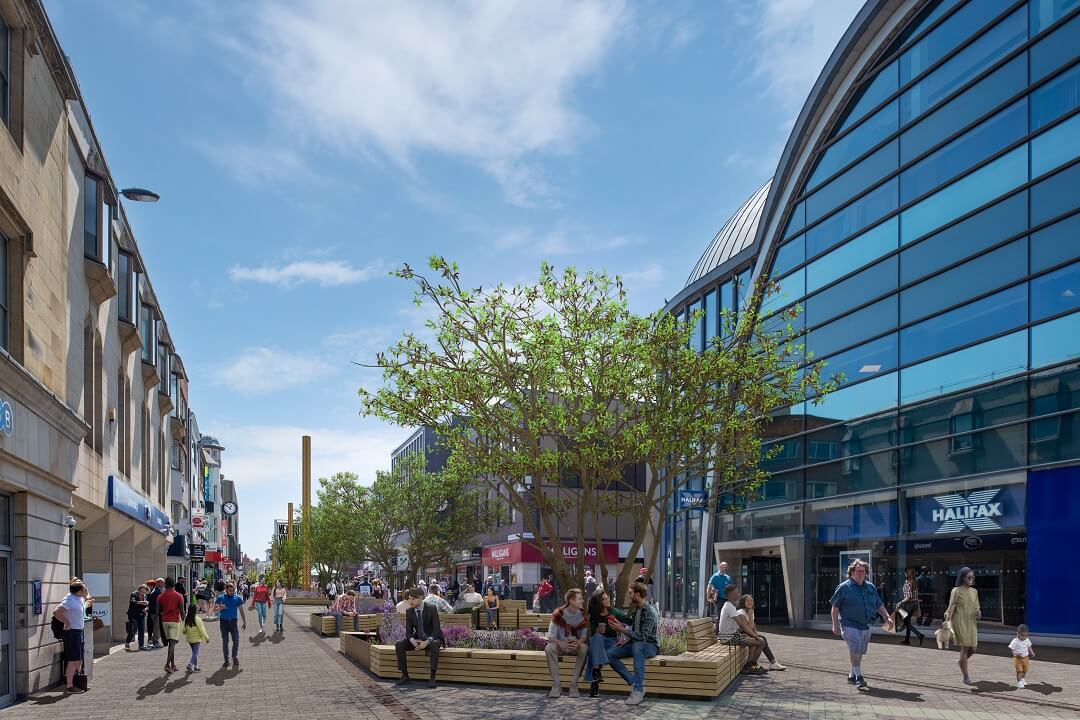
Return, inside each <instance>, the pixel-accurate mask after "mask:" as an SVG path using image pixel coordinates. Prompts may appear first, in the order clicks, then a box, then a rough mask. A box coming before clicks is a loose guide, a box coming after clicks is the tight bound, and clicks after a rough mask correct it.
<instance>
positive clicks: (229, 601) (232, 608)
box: [214, 580, 247, 668]
mask: <svg viewBox="0 0 1080 720" xmlns="http://www.w3.org/2000/svg"><path fill="white" fill-rule="evenodd" d="M214 609H215V610H217V613H218V625H219V626H220V628H221V653H222V655H224V657H225V664H224V665H222V666H221V667H222V668H227V667H229V638H230V637H231V638H232V643H233V648H232V662H233V667H234V668H238V667H240V658H239V657H238V655H239V654H240V631H239V630H238V629H237V627H236V620H237V618H236V614H237V613H238V612H239V613H240V619H241V620H242V621H243V629H244V630H247V615H245V614H244V596H243V595H237V594H236V583H235V582H233V581H232V580H230V581H228V582H227V583H225V592H224V593H223V594H221V595H218V597H217V601H216V603H215V605H214Z"/></svg>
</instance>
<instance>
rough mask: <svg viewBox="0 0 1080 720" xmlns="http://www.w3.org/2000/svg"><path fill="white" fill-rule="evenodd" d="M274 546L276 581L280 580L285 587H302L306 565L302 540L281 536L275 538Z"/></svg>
mask: <svg viewBox="0 0 1080 720" xmlns="http://www.w3.org/2000/svg"><path fill="white" fill-rule="evenodd" d="M273 546H274V579H275V580H277V579H278V578H280V579H281V581H282V582H283V583H285V587H289V588H298V587H300V578H301V577H302V575H301V571H302V568H303V564H304V548H303V545H302V544H301V542H300V538H298V537H291V536H281V535H279V536H277V537H275V538H274V540H273ZM308 572H310V570H309V571H308Z"/></svg>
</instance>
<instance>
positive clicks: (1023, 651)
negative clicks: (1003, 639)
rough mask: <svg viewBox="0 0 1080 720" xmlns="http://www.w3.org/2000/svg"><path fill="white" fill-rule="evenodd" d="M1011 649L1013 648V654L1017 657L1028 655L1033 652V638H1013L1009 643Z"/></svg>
mask: <svg viewBox="0 0 1080 720" xmlns="http://www.w3.org/2000/svg"><path fill="white" fill-rule="evenodd" d="M1009 649H1010V650H1012V653H1013V655H1016V656H1017V657H1027V656H1028V654H1029V653H1030V652H1031V638H1028V639H1026V640H1021V639H1020V638H1013V639H1012V642H1011V643H1009Z"/></svg>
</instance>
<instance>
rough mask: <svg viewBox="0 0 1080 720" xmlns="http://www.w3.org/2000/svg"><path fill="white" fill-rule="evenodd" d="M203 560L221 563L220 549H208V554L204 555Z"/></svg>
mask: <svg viewBox="0 0 1080 720" xmlns="http://www.w3.org/2000/svg"><path fill="white" fill-rule="evenodd" d="M203 562H208V563H219V562H221V551H220V550H207V551H206V555H204V556H203Z"/></svg>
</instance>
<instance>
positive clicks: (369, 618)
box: [356, 613, 474, 632]
mask: <svg viewBox="0 0 1080 720" xmlns="http://www.w3.org/2000/svg"><path fill="white" fill-rule="evenodd" d="M356 617H357V630H360V631H362V632H378V630H379V628H381V627H382V621H383V617H384V615H383V614H382V613H372V614H370V615H357V616H356ZM398 618H399V619H400V620H401V622H402V624H404V623H405V614H404V613H398ZM473 620H474V617H473V615H472V614H471V613H452V614H446V615H439V624H440V625H441V626H442V627H447V626H448V625H464V626H465V627H467V628H470V629H472V628H473V627H474V625H473Z"/></svg>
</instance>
